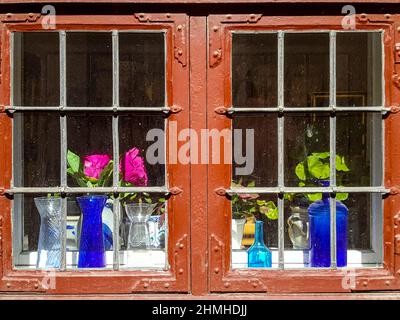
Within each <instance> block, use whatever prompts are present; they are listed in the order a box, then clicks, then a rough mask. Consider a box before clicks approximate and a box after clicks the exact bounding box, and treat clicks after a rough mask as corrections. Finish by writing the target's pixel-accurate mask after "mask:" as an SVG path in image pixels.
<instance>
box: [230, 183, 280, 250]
mask: <svg viewBox="0 0 400 320" xmlns="http://www.w3.org/2000/svg"><path fill="white" fill-rule="evenodd" d="M232 186H233V187H236V188H240V187H243V185H242V179H239V181H237V182H235V181H234V182H232ZM247 187H248V188H251V187H255V181H250V182H249V183H248V184H247ZM259 197H260V196H259V195H258V194H251V193H248V194H247V193H241V194H234V195H232V197H231V204H232V228H231V233H232V249H240V248H241V246H242V240H243V232H244V228H245V224H246V222H248V221H251V222H253V224H254V220H255V219H254V218H255V216H258V218H260V217H259V215H261V214H262V215H265V216H266V217H267V218H268V219H271V220H276V219H278V208H277V207H276V205H275V203H274V202H273V201H266V200H262V199H259ZM253 233H254V230H253Z"/></svg>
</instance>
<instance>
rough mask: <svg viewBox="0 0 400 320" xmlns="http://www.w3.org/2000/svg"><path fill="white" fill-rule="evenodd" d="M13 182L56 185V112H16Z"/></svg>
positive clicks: (57, 151)
mask: <svg viewBox="0 0 400 320" xmlns="http://www.w3.org/2000/svg"><path fill="white" fill-rule="evenodd" d="M13 118H14V139H13V140H14V141H13V166H14V170H13V181H14V185H15V186H16V187H55V186H58V185H60V118H59V115H58V114H57V113H47V112H24V113H20V112H16V113H14V115H13Z"/></svg>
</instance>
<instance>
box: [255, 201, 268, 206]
mask: <svg viewBox="0 0 400 320" xmlns="http://www.w3.org/2000/svg"><path fill="white" fill-rule="evenodd" d="M266 203H267V202H266V201H265V200H257V205H259V206H263V205H265V204H266Z"/></svg>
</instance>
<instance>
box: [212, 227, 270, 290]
mask: <svg viewBox="0 0 400 320" xmlns="http://www.w3.org/2000/svg"><path fill="white" fill-rule="evenodd" d="M210 250H211V252H212V257H211V263H210V278H211V290H212V291H219V292H221V291H225V292H229V291H230V292H235V291H246V292H267V287H266V286H265V284H264V283H263V282H262V281H261V280H260V279H258V278H256V277H242V276H237V275H226V270H225V254H224V250H226V247H225V244H224V242H223V241H222V240H220V239H218V237H217V236H216V235H215V234H211V237H210Z"/></svg>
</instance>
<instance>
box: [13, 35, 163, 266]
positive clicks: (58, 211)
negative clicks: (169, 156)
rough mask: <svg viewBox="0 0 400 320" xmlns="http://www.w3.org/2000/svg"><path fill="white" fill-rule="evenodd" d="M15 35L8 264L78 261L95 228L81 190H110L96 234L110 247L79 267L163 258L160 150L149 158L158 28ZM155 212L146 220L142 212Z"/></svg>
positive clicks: (158, 75) (159, 59) (158, 78)
mask: <svg viewBox="0 0 400 320" xmlns="http://www.w3.org/2000/svg"><path fill="white" fill-rule="evenodd" d="M12 37H13V38H12V41H13V48H12V55H13V65H14V68H13V70H14V72H13V103H12V105H11V108H13V109H14V110H15V113H14V114H13V119H14V154H13V158H14V167H13V173H14V174H13V187H14V190H13V192H14V194H15V195H14V207H13V226H14V232H13V252H14V254H13V256H14V266H15V267H17V268H39V269H41V268H43V269H48V268H50V267H53V268H54V267H55V268H57V269H76V268H77V267H82V266H83V264H82V265H81V264H80V263H78V262H79V261H80V258H79V255H82V252H84V251H82V247H83V245H84V244H82V242H84V239H85V234H86V235H87V232H94V231H93V230H92V231H90V230H89V231H87V230H86V229H85V228H87V226H86V225H85V224H88V223H89V224H90V223H92V224H94V223H95V220H90V219H94V218H93V217H90V216H89V215H88V216H87V217H86V216H85V215H84V211H83V205H82V204H80V205H79V206H78V201H77V199H78V198H80V197H83V196H84V195H85V194H90V195H92V196H91V197H92V198H91V199H94V197H95V196H94V195H106V196H107V197H106V199H107V200H106V204H105V207H104V209H103V210H102V213H101V216H102V225H101V226H100V227H101V228H102V232H101V234H97V233H95V235H96V236H97V237H99V238H103V242H104V247H105V250H106V255H105V264H104V265H100V266H98V265H95V264H90V263H89V264H88V265H86V267H90V266H91V267H94V268H95V267H100V268H102V267H104V268H111V269H117V270H118V269H120V268H121V269H123V268H142V269H144V268H152V269H168V260H167V256H168V255H167V253H166V250H167V247H168V244H167V243H166V240H167V235H168V219H167V216H168V213H167V210H166V196H165V194H166V193H167V184H166V167H165V155H164V154H159V155H157V156H158V157H159V158H160V159H161V161H158V162H156V163H151V164H150V163H148V160H149V159H150V158H149V157H146V151H147V150H148V148H149V146H150V145H151V144H152V143H153V142H152V141H149V140H148V139H147V136H146V134H147V133H148V132H149V131H150V130H152V129H153V130H159V131H161V132H163V131H164V126H165V121H166V116H165V114H164V113H163V111H164V109H166V99H167V97H166V90H165V86H166V85H165V69H166V64H165V33H164V32H140V33H138V32H134V31H126V32H125V31H123V32H117V31H113V32H111V31H109V32H81V31H60V32H15V33H13V35H12ZM114 109H116V110H117V111H118V112H114V111H113V110H114ZM163 144H164V142H163V141H161V146H163ZM163 150H164V148H162V149H161V150H160V152H163ZM74 157H75V158H74ZM77 158H78V159H79V162H76V159H77ZM74 159H75V160H74ZM113 163H116V164H119V165H116V166H114V165H113ZM74 166H78V167H79V168H75V167H74ZM108 168H110V170H108ZM82 172H83V173H84V175H85V178H84V176H83V175H82ZM88 177H89V178H88ZM148 202H149V203H151V205H150V204H149V203H148ZM129 203H136V204H140V206H141V207H143V208H139V207H137V208H136V207H134V206H131V207H129ZM125 204H128V205H127V207H126V208H125ZM140 209H141V212H136V211H138V210H140ZM146 210H147V211H149V212H145V211H146ZM152 213H153V217H152V219H153V220H154V221H153V222H148V223H147V222H146V221H144V220H143V221H141V220H140V214H142V215H147V214H152ZM135 214H139V217H136V216H135ZM85 219H86V221H85ZM63 230H66V232H64V231H63ZM149 232H151V235H150V237H149V235H148V233H149ZM142 233H144V234H142ZM101 236H102V237H101ZM90 237H92V238H93V235H91V236H90ZM90 237H89V240H87V241H93V239H92V238H90ZM150 238H151V239H150ZM146 241H147V242H148V243H146ZM90 245H92V246H94V245H95V244H90ZM93 248H94V247H93ZM93 248H92V247H91V249H90V250H92V251H93V250H97V249H93ZM87 250H88V251H89V249H87ZM79 252H81V253H79ZM43 256H44V257H43ZM64 257H65V258H66V259H64Z"/></svg>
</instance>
